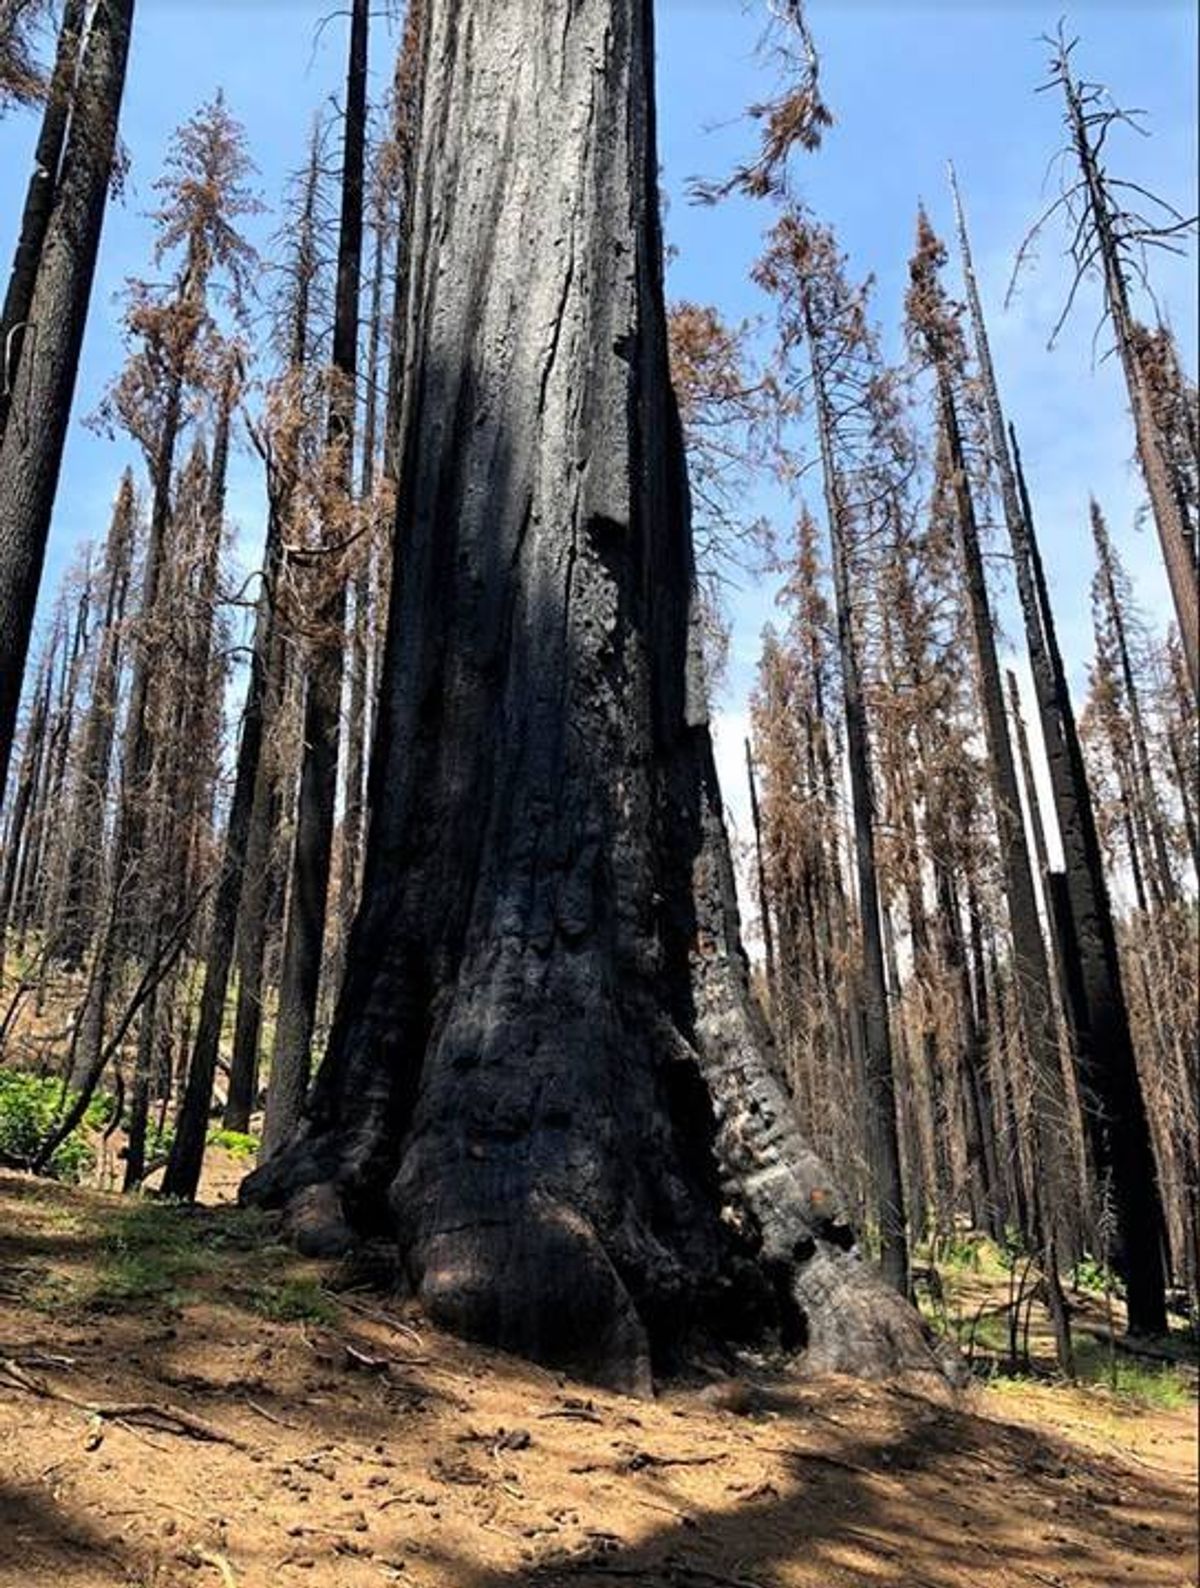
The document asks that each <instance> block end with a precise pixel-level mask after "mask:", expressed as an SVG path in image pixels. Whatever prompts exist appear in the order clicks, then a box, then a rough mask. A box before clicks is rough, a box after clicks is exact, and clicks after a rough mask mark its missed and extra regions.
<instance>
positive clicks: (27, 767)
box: [0, 665, 53, 981]
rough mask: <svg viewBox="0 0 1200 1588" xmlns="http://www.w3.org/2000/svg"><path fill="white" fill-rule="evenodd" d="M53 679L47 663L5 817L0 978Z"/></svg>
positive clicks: (0, 891)
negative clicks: (10, 804)
mask: <svg viewBox="0 0 1200 1588" xmlns="http://www.w3.org/2000/svg"><path fill="white" fill-rule="evenodd" d="M52 683H53V680H52V678H51V672H50V668H49V666H48V665H47V667H46V675H45V677H44V679H42V680H41V681H40V683H39V685H38V688H37V689H36V690H35V691H34V696H33V701H32V704H31V706H30V711H29V725H28V727H27V728H26V730H25V745H24V749H23V751H22V755H21V761H20V771H19V773H18V774H17V786H16V792H15V793H14V795H13V800H12V811H11V813H10V815H9V818H8V831H7V832H6V833H5V835H4V853H3V858H2V860H0V981H3V979H4V947H5V939H6V937H7V935H8V924H9V917H10V915H11V913H12V906H13V900H14V899H15V898H16V897H17V892H18V887H17V879H18V876H19V874H20V873H19V863H20V861H21V859H22V857H23V855H24V854H25V850H26V842H27V840H26V827H27V825H28V822H29V813H30V809H31V808H32V806H33V796H34V791H35V789H36V788H37V784H38V779H39V776H40V773H41V769H42V762H43V760H44V754H45V748H46V721H47V718H48V717H49V715H50V691H51V687H52Z"/></svg>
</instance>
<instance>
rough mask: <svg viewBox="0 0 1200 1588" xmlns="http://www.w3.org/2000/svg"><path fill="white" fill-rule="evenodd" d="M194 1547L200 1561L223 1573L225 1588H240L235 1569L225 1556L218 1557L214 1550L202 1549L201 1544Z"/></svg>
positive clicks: (222, 1578) (222, 1579)
mask: <svg viewBox="0 0 1200 1588" xmlns="http://www.w3.org/2000/svg"><path fill="white" fill-rule="evenodd" d="M193 1547H194V1549H195V1552H196V1556H197V1558H198V1559H200V1560H202V1561H203V1562H204V1563H205V1565H206V1566H215V1567H216V1569H217V1571H219V1572H220V1573H221V1581H222V1582H223V1583H224V1584H225V1588H238V1583H237V1578H236V1577H235V1576H234V1575H233V1567H232V1566H231V1565H230V1564H229V1562H228V1561H227V1560H226V1559H225V1557H224V1555H218V1554H217V1553H216V1552H215V1551H214V1550H210V1549H201V1547H200V1545H199V1544H196V1545H194V1546H193Z"/></svg>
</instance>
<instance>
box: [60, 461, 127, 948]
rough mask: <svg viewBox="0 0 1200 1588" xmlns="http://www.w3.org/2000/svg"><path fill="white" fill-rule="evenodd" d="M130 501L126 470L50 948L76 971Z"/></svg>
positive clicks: (111, 536) (111, 694)
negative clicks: (54, 934)
mask: <svg viewBox="0 0 1200 1588" xmlns="http://www.w3.org/2000/svg"><path fill="white" fill-rule="evenodd" d="M134 514H135V501H134V492H133V475H132V474H131V473H130V472H129V471H128V470H126V472H125V474H124V475H123V476H122V479H121V484H120V487H119V489H118V491H117V500H116V503H115V505H114V507H113V516H112V523H111V525H110V526H109V531H108V539H107V542H106V545H105V552H104V559H105V566H104V591H105V595H104V618H103V622H102V625H101V629H100V636H99V641H98V644H97V648H96V665H95V669H94V671H93V673H92V691H91V699H90V700H89V702H88V710H87V716H86V717H85V719H84V725H83V738H82V743H81V745H80V753H79V770H78V778H77V782H76V788H75V798H74V802H73V808H72V813H71V819H70V826H69V835H68V850H67V863H66V889H65V893H64V897H63V907H62V920H61V924H60V926H59V930H58V933H57V938H56V944H55V949H56V953H57V955H58V957H59V958H60V959H61V960H62V961H63V963H64V964H65V965H67V966H68V967H71V968H76V969H77V968H78V966H79V964H80V962H81V960H82V957H83V955H84V953H85V952H86V951H87V949H88V947H89V945H90V943H91V940H92V935H93V932H94V930H95V923H96V920H97V910H98V904H99V891H100V878H101V869H102V859H103V856H102V853H101V851H102V846H103V839H104V807H105V804H106V801H107V798H108V782H109V774H110V770H111V766H112V749H113V740H114V738H115V735H116V724H117V698H118V693H119V682H120V667H121V624H122V622H123V620H124V616H125V601H126V597H127V595H128V593H129V576H130V570H131V567H132V562H133V540H134Z"/></svg>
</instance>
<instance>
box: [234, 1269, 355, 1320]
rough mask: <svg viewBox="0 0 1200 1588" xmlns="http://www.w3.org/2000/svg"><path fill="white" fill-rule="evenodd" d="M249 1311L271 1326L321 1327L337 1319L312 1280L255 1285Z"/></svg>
mask: <svg viewBox="0 0 1200 1588" xmlns="http://www.w3.org/2000/svg"><path fill="white" fill-rule="evenodd" d="M249 1300H250V1307H251V1309H252V1310H253V1311H254V1312H257V1313H258V1314H259V1316H260V1317H263V1318H270V1319H271V1321H272V1322H273V1323H324V1324H330V1323H333V1322H335V1320H336V1318H337V1308H336V1307H335V1306H334V1304H333V1302H332V1301H330V1299H329V1297H328V1296H327V1295H326V1294H325V1292H324V1291H323V1290H322V1289H321V1287H320V1285H319V1284H318V1283H317V1281H316V1280H315V1279H301V1278H297V1279H282V1280H280V1281H279V1282H278V1283H274V1284H272V1283H262V1284H259V1285H256V1286H255V1287H254V1289H253V1290H252V1291H251V1293H250V1298H249Z"/></svg>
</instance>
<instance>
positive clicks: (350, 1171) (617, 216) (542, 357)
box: [243, 0, 929, 1388]
mask: <svg viewBox="0 0 1200 1588" xmlns="http://www.w3.org/2000/svg"><path fill="white" fill-rule="evenodd" d="M423 63H424V75H423V82H422V92H421V96H420V97H421V119H420V131H419V140H418V142H419V149H418V156H417V166H416V177H415V181H414V194H415V197H416V212H415V214H414V217H413V225H412V230H411V243H412V257H411V286H410V291H409V297H408V305H407V325H408V330H409V339H408V353H409V356H408V359H407V362H406V375H405V394H404V404H403V415H404V418H403V432H402V436H401V440H400V449H399V470H398V473H399V481H400V497H399V507H398V518H397V526H396V527H397V535H396V539H397V551H396V556H397V564H396V568H397V578H396V583H395V586H394V591H395V599H394V601H393V605H392V611H391V618H390V627H389V636H388V649H387V663H386V669H385V678H384V682H383V694H382V698H381V703H380V714H379V729H378V732H377V734H376V740H375V753H374V761H373V766H372V782H371V806H372V821H371V830H370V834H369V837H368V845H367V857H366V867H365V880H364V890H363V893H364V899H363V905H362V908H361V910H360V912H359V915H358V918H357V920H356V922H355V928H354V932H353V934H352V938H351V943H350V952H349V961H348V967H347V972H346V979H345V982H344V984H343V987H342V992H341V997H340V999H339V1003H338V1012H337V1015H336V1017H335V1020H334V1027H333V1031H332V1033H331V1037H330V1043H329V1049H328V1052H327V1055H326V1059H325V1062H324V1064H323V1066H322V1068H321V1070H320V1073H319V1075H318V1077H317V1081H316V1085H315V1087H314V1090H313V1094H312V1097H311V1099H310V1102H309V1105H308V1108H307V1111H306V1114H305V1118H304V1121H303V1123H302V1125H301V1128H300V1130H299V1132H298V1133H297V1135H296V1136H295V1137H294V1138H293V1139H292V1140H291V1141H290V1142H289V1143H288V1144H287V1145H286V1146H284V1147H283V1148H282V1150H280V1151H279V1152H278V1153H276V1154H275V1155H274V1156H273V1157H272V1158H271V1159H270V1160H268V1162H267V1163H266V1164H265V1165H264V1166H263V1167H262V1168H260V1169H259V1170H258V1171H257V1172H256V1173H255V1175H254V1176H253V1177H252V1178H251V1179H250V1180H249V1181H248V1182H247V1183H246V1185H245V1187H244V1188H243V1195H244V1197H245V1198H246V1199H247V1200H249V1201H254V1202H271V1203H284V1204H287V1205H288V1207H289V1209H290V1216H291V1218H292V1220H293V1225H292V1227H293V1228H294V1229H296V1230H297V1233H298V1234H300V1235H301V1236H302V1238H303V1240H304V1243H305V1244H306V1245H307V1246H310V1247H320V1248H323V1249H327V1250H328V1249H331V1248H337V1247H342V1246H344V1245H345V1244H346V1243H347V1241H349V1240H351V1239H352V1226H357V1227H358V1228H359V1229H366V1228H374V1229H376V1230H378V1229H379V1228H380V1227H381V1226H388V1227H390V1228H391V1229H392V1230H393V1231H394V1233H395V1235H396V1238H397V1241H398V1244H399V1247H400V1250H401V1252H402V1255H403V1262H404V1266H405V1269H406V1272H407V1273H408V1275H409V1277H410V1279H411V1282H412V1284H413V1286H414V1288H415V1290H416V1291H417V1292H418V1294H419V1295H420V1296H421V1298H422V1301H423V1304H424V1305H425V1307H426V1308H427V1309H428V1311H429V1313H430V1315H431V1316H432V1317H434V1318H436V1319H437V1320H439V1321H440V1322H441V1323H442V1324H444V1325H447V1326H449V1327H451V1328H453V1329H455V1330H457V1331H459V1332H461V1333H463V1334H465V1335H468V1336H473V1337H476V1338H483V1339H486V1340H490V1341H493V1342H495V1343H498V1344H500V1345H502V1346H504V1347H506V1348H509V1349H513V1350H517V1351H521V1352H525V1353H528V1354H531V1355H533V1356H536V1357H538V1358H539V1359H541V1360H543V1361H552V1362H558V1363H564V1364H570V1365H571V1366H572V1367H573V1368H574V1369H576V1370H577V1371H581V1372H583V1373H586V1374H588V1375H589V1376H591V1377H593V1378H595V1379H598V1380H602V1381H605V1382H609V1383H613V1384H619V1385H624V1386H627V1387H631V1388H645V1387H646V1386H647V1384H648V1381H649V1376H650V1372H651V1367H652V1363H653V1361H655V1360H657V1361H660V1362H661V1361H663V1360H665V1359H667V1358H668V1357H669V1353H670V1351H671V1348H672V1347H673V1346H677V1345H678V1344H679V1343H680V1340H681V1337H684V1336H686V1334H687V1333H689V1332H691V1331H693V1330H694V1329H696V1328H697V1327H701V1326H706V1327H707V1328H709V1329H717V1330H720V1329H722V1327H723V1324H722V1320H729V1324H732V1322H733V1319H732V1317H731V1314H738V1313H740V1314H741V1315H742V1317H743V1319H745V1320H746V1321H749V1318H750V1317H755V1316H756V1317H757V1320H758V1321H759V1322H760V1324H766V1323H769V1322H775V1323H776V1324H779V1325H781V1326H783V1327H784V1333H785V1336H786V1337H788V1338H790V1339H791V1340H792V1341H793V1342H794V1343H796V1344H799V1343H801V1342H802V1341H806V1342H807V1348H808V1353H809V1358H810V1360H811V1362H812V1364H813V1365H814V1366H816V1365H818V1364H819V1365H821V1366H825V1367H832V1366H840V1367H842V1368H845V1369H848V1370H860V1371H861V1370H866V1371H881V1370H885V1369H886V1368H887V1367H889V1366H894V1365H895V1364H897V1363H898V1362H901V1361H909V1362H911V1361H914V1360H916V1361H922V1362H926V1363H927V1362H928V1360H929V1358H928V1355H927V1348H926V1347H925V1345H924V1343H923V1341H922V1340H921V1337H920V1330H919V1328H918V1326H917V1322H916V1318H915V1314H914V1313H913V1312H912V1311H911V1309H909V1308H908V1306H907V1304H906V1303H905V1302H904V1301H902V1299H901V1298H900V1297H898V1296H896V1295H895V1294H894V1293H893V1292H890V1291H889V1290H888V1289H887V1288H886V1287H884V1286H883V1285H882V1284H881V1282H880V1280H879V1279H878V1277H877V1276H875V1275H873V1274H872V1272H871V1270H870V1268H869V1267H868V1266H867V1265H866V1264H865V1263H863V1261H862V1260H861V1258H860V1257H859V1255H858V1254H857V1252H856V1251H855V1250H854V1237H853V1233H852V1230H851V1229H850V1228H849V1227H848V1226H847V1225H846V1223H845V1219H844V1210H843V1207H842V1203H841V1200H840V1198H839V1197H838V1195H837V1193H836V1192H835V1190H834V1187H833V1183H832V1181H831V1179H830V1178H829V1176H828V1175H827V1173H826V1171H825V1170H824V1168H823V1166H821V1165H820V1163H819V1161H818V1160H816V1159H815V1157H814V1156H813V1155H812V1154H811V1153H810V1152H809V1150H808V1149H807V1148H806V1147H805V1145H804V1144H803V1142H802V1139H801V1137H800V1135H799V1132H798V1128H797V1126H796V1123H795V1121H794V1118H793V1115H792V1113H791V1109H790V1106H789V1103H788V1099H787V1096H786V1093H785V1091H784V1089H783V1086H782V1084H781V1083H780V1081H779V1079H778V1078H777V1075H776V1073H775V1070H774V1067H773V1064H772V1061H771V1057H770V1050H769V1047H768V1046H767V1039H766V1035H765V1032H764V1031H763V1029H762V1026H761V1021H760V1017H759V1016H758V1015H757V1014H756V1011H755V1008H754V1006H753V1003H752V1000H751V998H750V996H749V988H748V981H747V972H746V963H745V959H744V956H743V954H742V951H741V948H740V945H739V942H738V930H737V909H736V903H735V898H734V885H733V872H732V866H731V863H730V858H729V851H728V846H727V843H726V839H725V835H724V830H723V826H722V821H721V805H720V798H719V794H718V792H717V784H716V777H715V769H714V765H713V758H712V749H711V743H710V739H709V733H708V727H707V720H706V707H705V687H704V679H703V676H702V669H701V666H700V636H699V632H698V625H697V623H696V602H695V582H694V569H693V565H692V558H691V551H690V545H689V536H688V505H687V487H686V478H685V474H684V468H683V451H682V442H681V434H680V428H679V423H678V417H677V414H676V412H675V409H674V405H673V402H672V398H671V391H670V384H669V378H668V362H667V342H666V322H665V311H664V305H663V290H662V239H661V233H660V228H659V222H658V213H657V178H656V161H655V143H654V119H653V67H654V47H653V28H652V7H651V5H650V4H649V3H648V0H582V3H581V0H550V3H543V0H538V3H537V4H534V3H532V0H527V3H525V0H523V3H521V4H516V5H513V4H511V3H509V0H505V3H504V4H500V3H498V0H430V3H429V4H428V5H427V7H426V27H425V40H424V51H423ZM722 1207H724V1208H725V1210H726V1212H725V1216H724V1218H722V1217H721V1214H720V1210H721V1208H722ZM735 1274H736V1275H737V1276H738V1277H737V1279H736V1282H734V1283H733V1284H732V1285H731V1284H730V1283H729V1281H730V1280H731V1279H732V1278H733V1276H734V1275H735ZM725 1326H729V1325H725Z"/></svg>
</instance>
